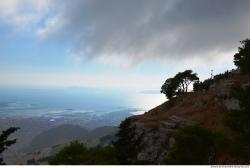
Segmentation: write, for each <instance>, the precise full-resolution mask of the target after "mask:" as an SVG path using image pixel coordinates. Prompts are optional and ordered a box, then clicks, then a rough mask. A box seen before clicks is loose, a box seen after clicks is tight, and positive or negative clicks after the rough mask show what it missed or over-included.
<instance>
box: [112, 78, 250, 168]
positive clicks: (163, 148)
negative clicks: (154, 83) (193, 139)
mask: <svg viewBox="0 0 250 168" xmlns="http://www.w3.org/2000/svg"><path fill="white" fill-rule="evenodd" d="M235 83H237V84H240V85H242V86H245V85H249V83H250V78H249V76H239V75H235V76H233V77H231V78H227V79H222V80H220V81H218V82H216V83H215V84H214V85H213V86H211V87H210V89H209V90H208V91H204V92H203V91H199V92H191V93H187V94H184V95H181V96H178V97H176V98H174V99H173V100H172V101H171V102H169V101H167V102H165V103H163V104H161V105H159V106H158V107H156V108H154V109H152V110H150V111H148V112H146V113H145V114H143V115H138V116H132V117H130V118H128V119H127V120H125V121H124V122H123V123H122V124H121V126H120V127H121V131H120V138H121V139H122V141H118V145H117V146H118V148H119V150H121V151H123V153H124V152H126V151H127V152H130V155H127V156H124V155H121V156H122V157H124V158H126V159H127V160H125V161H124V163H130V164H138V163H139V164H143V163H146V164H161V163H162V161H163V160H164V158H165V157H166V155H167V154H168V153H169V151H170V149H171V147H172V146H173V145H174V143H175V139H174V137H173V135H174V133H175V132H176V131H177V129H178V128H179V127H182V126H185V125H190V124H194V123H199V124H201V125H203V126H205V127H207V128H210V129H211V130H220V131H222V132H223V133H224V134H225V136H226V137H227V138H228V139H234V137H235V136H237V132H235V131H233V130H232V129H231V128H230V127H229V126H227V125H226V124H225V116H226V114H227V113H228V112H229V111H230V110H232V109H237V108H239V102H238V101H237V100H234V99H232V98H231V97H230V94H229V92H230V88H231V87H232V86H233V85H234V84H235ZM119 143H120V144H119ZM124 145H127V147H123V146H124ZM218 158H219V159H218ZM216 159H217V162H218V163H221V164H225V163H227V164H228V163H236V162H235V160H233V159H234V158H227V157H224V158H223V157H222V156H217V158H216ZM223 159H224V160H223ZM230 159H231V160H230Z"/></svg>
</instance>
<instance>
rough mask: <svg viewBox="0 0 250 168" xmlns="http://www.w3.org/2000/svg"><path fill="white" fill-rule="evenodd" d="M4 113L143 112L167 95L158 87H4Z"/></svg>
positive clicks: (69, 115) (0, 99)
mask: <svg viewBox="0 0 250 168" xmlns="http://www.w3.org/2000/svg"><path fill="white" fill-rule="evenodd" d="M0 93H1V94H0V114H1V118H3V117H8V118H9V117H15V118H16V117H21V118H27V117H28V118H29V117H44V118H48V119H49V120H50V121H55V120H56V119H58V118H65V119H67V118H68V119H73V120H74V118H75V119H79V117H81V115H83V114H85V115H86V114H92V115H95V116H100V115H103V114H107V113H110V112H115V111H117V112H119V111H121V110H123V111H124V110H125V111H126V110H128V111H129V112H130V113H131V114H141V113H143V112H144V111H147V110H149V109H151V108H153V107H155V106H156V105H159V103H162V102H163V101H164V100H165V98H164V96H163V95H161V94H160V93H158V92H157V91H142V92H138V91H137V92H136V91H133V92H132V91H130V92H129V91H119V90H111V89H96V88H86V87H37V86H36V87H10V86H1V87H0Z"/></svg>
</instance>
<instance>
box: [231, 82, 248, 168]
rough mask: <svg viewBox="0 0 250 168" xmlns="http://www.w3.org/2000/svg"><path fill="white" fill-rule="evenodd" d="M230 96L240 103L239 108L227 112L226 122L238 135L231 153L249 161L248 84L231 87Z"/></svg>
mask: <svg viewBox="0 0 250 168" xmlns="http://www.w3.org/2000/svg"><path fill="white" fill-rule="evenodd" d="M231 96H232V97H234V98H236V99H238V100H239V103H240V110H232V111H231V112H230V113H228V114H227V117H226V123H227V124H228V125H229V126H230V127H231V128H232V129H234V130H235V131H237V132H238V133H239V136H238V137H237V138H236V140H235V141H234V142H233V143H232V148H231V152H232V155H235V156H240V157H241V158H242V159H244V160H245V161H247V162H248V163H249V162H250V159H249V158H250V150H249V149H250V122H249V121H250V86H248V87H245V88H243V87H240V86H235V87H233V88H232V91H231Z"/></svg>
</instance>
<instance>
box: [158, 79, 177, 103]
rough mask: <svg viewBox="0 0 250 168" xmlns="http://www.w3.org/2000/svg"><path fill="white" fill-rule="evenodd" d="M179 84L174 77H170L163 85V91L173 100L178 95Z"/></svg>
mask: <svg viewBox="0 0 250 168" xmlns="http://www.w3.org/2000/svg"><path fill="white" fill-rule="evenodd" d="M177 87H178V85H177V84H176V81H175V79H174V78H168V79H167V80H166V81H165V83H164V84H163V85H162V87H161V93H163V94H165V95H166V97H167V98H168V99H169V100H171V99H172V98H173V97H174V96H175V95H176V89H177Z"/></svg>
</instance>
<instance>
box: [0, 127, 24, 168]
mask: <svg viewBox="0 0 250 168" xmlns="http://www.w3.org/2000/svg"><path fill="white" fill-rule="evenodd" d="M18 129H19V128H16V127H10V128H8V129H6V130H4V131H2V134H1V135H0V154H2V153H3V152H4V151H5V150H6V149H8V147H9V146H11V145H13V144H15V143H16V139H12V140H8V137H9V136H10V135H11V134H12V133H14V132H16V131H17V130H18ZM0 164H1V165H3V164H4V162H3V158H0Z"/></svg>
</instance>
